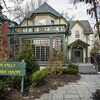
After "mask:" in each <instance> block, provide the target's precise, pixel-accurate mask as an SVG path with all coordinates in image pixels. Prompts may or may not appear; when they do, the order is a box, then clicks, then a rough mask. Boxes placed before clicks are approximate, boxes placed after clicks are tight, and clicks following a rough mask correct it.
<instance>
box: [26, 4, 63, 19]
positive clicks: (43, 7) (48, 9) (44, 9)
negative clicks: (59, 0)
mask: <svg viewBox="0 0 100 100" xmlns="http://www.w3.org/2000/svg"><path fill="white" fill-rule="evenodd" d="M34 14H51V15H53V16H55V17H59V18H60V17H62V15H61V14H59V13H58V12H57V11H56V10H54V9H53V8H52V7H51V6H49V5H48V4H47V3H46V2H45V3H43V4H42V5H41V6H40V7H39V8H37V9H36V10H35V11H31V12H29V13H28V14H27V15H26V17H25V18H26V19H28V18H30V17H31V16H32V15H34Z"/></svg>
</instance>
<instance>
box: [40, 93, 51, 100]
mask: <svg viewBox="0 0 100 100" xmlns="http://www.w3.org/2000/svg"><path fill="white" fill-rule="evenodd" d="M51 99H52V94H47V93H45V94H43V95H42V96H41V98H40V100H51Z"/></svg>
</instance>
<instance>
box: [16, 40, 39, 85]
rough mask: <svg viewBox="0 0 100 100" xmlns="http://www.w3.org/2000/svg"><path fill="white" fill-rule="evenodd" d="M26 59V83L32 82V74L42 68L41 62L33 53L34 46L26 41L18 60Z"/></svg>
mask: <svg viewBox="0 0 100 100" xmlns="http://www.w3.org/2000/svg"><path fill="white" fill-rule="evenodd" d="M23 59H24V61H25V62H26V76H25V83H29V84H31V81H30V79H31V76H32V74H33V72H35V71H37V70H39V69H40V66H39V63H38V62H37V60H36V58H35V56H34V55H33V50H32V47H31V46H29V44H28V43H27V42H26V43H25V44H24V45H23V46H22V51H21V53H20V54H19V55H18V58H17V61H22V60H23Z"/></svg>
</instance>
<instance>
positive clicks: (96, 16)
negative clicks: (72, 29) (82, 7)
mask: <svg viewBox="0 0 100 100" xmlns="http://www.w3.org/2000/svg"><path fill="white" fill-rule="evenodd" d="M93 5H94V13H95V18H96V27H97V34H98V36H99V39H100V29H99V24H98V23H99V21H98V15H97V6H96V3H95V0H93Z"/></svg>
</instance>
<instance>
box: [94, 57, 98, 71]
mask: <svg viewBox="0 0 100 100" xmlns="http://www.w3.org/2000/svg"><path fill="white" fill-rule="evenodd" d="M92 59H93V60H94V62H95V63H96V64H97V71H98V65H99V64H98V62H97V61H96V59H95V58H94V57H93V56H92Z"/></svg>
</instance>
